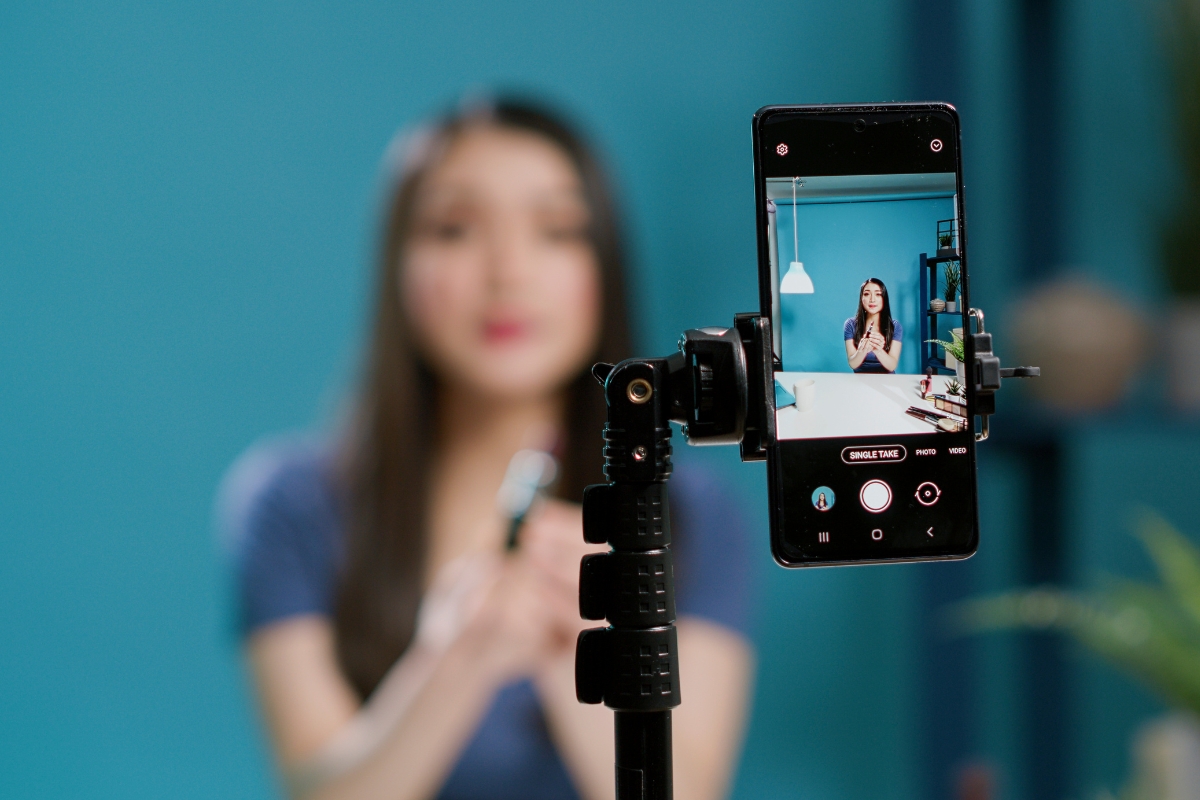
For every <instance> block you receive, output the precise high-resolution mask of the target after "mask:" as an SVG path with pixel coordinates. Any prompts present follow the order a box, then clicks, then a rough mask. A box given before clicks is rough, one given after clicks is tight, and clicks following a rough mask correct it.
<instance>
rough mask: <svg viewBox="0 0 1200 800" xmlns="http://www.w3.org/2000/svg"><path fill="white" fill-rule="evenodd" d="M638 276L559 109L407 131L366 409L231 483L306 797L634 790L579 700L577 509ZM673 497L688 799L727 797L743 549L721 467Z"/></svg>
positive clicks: (682, 775)
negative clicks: (513, 512)
mask: <svg viewBox="0 0 1200 800" xmlns="http://www.w3.org/2000/svg"><path fill="white" fill-rule="evenodd" d="M622 267H623V253H622V249H621V244H620V238H619V236H618V229H617V220H616V215H615V212H614V209H613V207H612V201H611V198H610V195H609V191H608V188H607V186H606V183H605V180H604V176H603V174H602V172H601V170H600V168H599V165H598V163H597V161H596V160H595V158H594V157H593V155H592V154H591V153H590V151H589V150H588V149H587V148H586V147H585V146H584V145H583V143H582V142H581V140H580V139H579V138H578V137H577V136H576V135H575V134H573V133H572V132H571V131H570V130H569V129H568V128H567V127H566V125H564V124H563V123H562V122H560V121H559V120H557V119H556V118H554V117H553V116H551V115H549V114H547V113H545V112H543V111H540V110H537V109H535V108H533V107H530V106H526V105H522V104H518V103H512V102H500V103H492V104H486V105H478V106H474V107H471V108H468V109H465V110H462V111H460V112H458V113H456V114H454V115H451V116H449V117H447V118H445V119H442V120H440V121H439V122H437V123H436V124H434V125H432V126H430V127H429V128H427V129H425V130H424V131H422V132H421V133H420V134H418V135H416V136H414V137H410V139H409V140H408V144H407V147H406V149H405V151H404V153H403V160H402V165H401V168H400V169H399V171H398V174H397V176H396V177H395V179H394V183H393V188H392V191H391V193H390V200H389V204H388V208H387V215H386V219H385V230H384V236H383V246H382V252H381V259H380V262H379V271H378V280H377V289H376V298H375V301H376V309H375V317H374V328H373V331H372V335H371V341H370V349H369V351H368V353H367V357H366V366H365V374H364V376H363V380H362V385H361V388H360V390H359V392H358V395H357V407H356V413H355V415H354V417H353V422H352V424H351V425H350V426H349V427H348V429H347V430H345V431H343V432H341V433H340V434H339V435H337V436H334V437H332V438H331V439H330V440H329V441H322V442H316V443H309V444H294V443H293V444H290V445H289V444H274V445H269V446H265V447H263V448H259V449H257V450H256V451H252V452H251V453H250V454H248V455H247V456H246V457H244V458H243V460H242V461H241V462H240V465H239V466H237V467H235V468H234V470H232V471H231V475H230V477H229V478H228V479H227V490H226V495H227V497H228V498H230V500H229V504H230V508H231V511H230V515H229V519H230V523H229V524H230V525H231V526H232V534H233V536H234V540H235V541H236V542H237V543H238V547H237V553H238V566H239V582H240V591H241V596H242V606H243V618H244V626H245V631H246V646H247V650H248V652H249V661H250V665H251V669H252V672H253V677H254V683H255V686H256V687H257V692H258V696H259V700H260V704H261V706H262V709H263V713H264V716H265V718H266V722H267V726H268V730H269V731H270V736H271V740H272V743H273V745H274V747H275V750H276V753H277V755H278V759H279V761H280V763H281V765H282V768H283V770H284V773H285V776H286V777H287V778H288V780H289V784H290V786H291V788H292V791H293V794H295V795H302V796H311V797H322V798H324V797H328V798H385V797H386V798H429V797H441V798H510V797H511V798H571V797H577V796H581V797H584V798H589V800H602V799H603V800H606V799H607V798H611V797H612V796H613V742H612V736H613V734H612V714H611V712H609V711H608V710H607V709H605V708H604V707H603V706H584V705H580V704H579V703H578V702H577V701H576V699H575V692H574V672H573V663H574V642H575V638H576V635H577V633H578V631H579V630H580V629H582V628H583V627H586V625H585V623H583V622H582V621H581V620H580V619H579V614H578V605H577V598H576V593H577V580H578V570H579V560H580V558H581V557H582V556H583V555H584V554H585V553H586V552H588V548H587V546H585V545H584V544H583V538H582V521H581V510H580V507H579V506H578V505H576V501H577V500H578V499H579V498H580V497H581V495H582V490H583V487H584V486H585V485H586V484H588V483H595V482H601V481H603V476H602V474H601V471H600V465H601V460H602V459H601V455H600V431H601V427H602V425H603V422H604V419H605V408H604V399H603V393H602V391H601V390H600V387H599V386H597V385H596V383H595V381H594V379H593V378H592V377H591V376H590V374H589V368H590V366H591V365H592V364H593V363H594V362H596V361H610V362H615V361H619V360H620V359H622V358H624V357H627V356H628V355H629V333H628V325H627V321H626V316H625V303H624V301H625V298H624V287H623V277H622ZM530 447H533V448H538V449H543V450H547V451H551V452H553V453H554V454H555V455H556V456H557V457H558V458H559V460H560V462H561V465H562V468H561V470H560V477H559V479H558V481H557V483H556V485H555V494H556V498H554V499H546V500H544V501H542V502H541V503H539V504H538V505H537V506H535V507H534V509H533V510H532V511H531V512H530V514H529V515H528V517H527V521H526V522H525V523H524V525H523V527H522V528H521V530H520V539H519V545H518V547H517V548H516V549H515V550H512V551H511V552H509V551H506V549H505V547H504V541H505V537H506V524H507V523H506V520H505V519H504V517H503V515H502V514H501V513H500V512H499V511H498V510H497V504H496V496H497V491H498V489H499V488H500V486H501V483H502V480H503V478H504V474H505V469H506V466H507V465H508V464H509V462H510V459H511V458H512V457H513V455H514V453H516V452H518V451H519V450H521V449H523V448H530ZM671 488H672V492H673V494H672V501H673V502H672V505H673V511H672V513H673V515H674V519H675V525H674V527H675V528H676V537H675V538H676V539H677V541H678V546H677V548H676V550H677V564H678V565H679V567H678V571H679V573H680V581H679V584H680V586H679V592H678V606H679V611H680V621H679V642H680V645H679V646H680V654H681V661H682V663H683V665H684V666H683V669H682V672H683V677H682V680H683V692H684V694H683V696H684V698H685V700H684V703H683V705H682V706H681V707H680V708H679V709H678V710H677V711H676V723H675V743H674V744H675V786H676V792H677V795H676V796H677V797H679V798H681V800H688V798H717V797H721V796H723V795H724V794H725V792H726V791H727V787H728V783H729V779H730V775H731V771H732V767H733V765H734V763H735V760H736V756H737V751H738V746H739V743H740V738H741V732H742V729H743V722H744V716H745V707H746V701H747V691H748V686H749V681H750V676H751V652H750V648H749V645H748V643H747V639H746V637H745V627H746V606H747V602H746V592H747V590H748V589H747V586H748V581H747V559H746V557H745V554H744V553H743V552H742V550H741V548H740V547H739V535H738V533H739V530H740V521H739V519H738V518H737V516H736V515H735V514H734V513H733V512H732V510H731V506H730V504H729V503H728V502H726V501H724V500H722V497H723V495H722V492H721V491H720V488H719V487H718V486H716V485H715V483H714V482H713V481H711V480H708V479H706V478H705V476H704V475H702V474H698V473H694V472H693V473H689V472H688V471H687V470H680V471H678V472H677V473H676V476H675V478H674V479H673V480H672V484H671ZM593 549H594V548H593ZM592 624H594V623H592Z"/></svg>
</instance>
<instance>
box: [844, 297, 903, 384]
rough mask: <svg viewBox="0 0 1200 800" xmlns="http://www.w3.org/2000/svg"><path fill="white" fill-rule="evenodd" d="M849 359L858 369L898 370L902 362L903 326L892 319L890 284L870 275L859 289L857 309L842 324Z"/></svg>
mask: <svg viewBox="0 0 1200 800" xmlns="http://www.w3.org/2000/svg"><path fill="white" fill-rule="evenodd" d="M842 335H843V338H844V339H845V340H846V360H847V361H849V362H850V369H852V370H854V371H855V372H895V371H896V365H897V364H898V363H900V349H901V347H902V346H903V344H902V340H903V338H904V328H902V327H901V326H900V321H899V320H895V319H892V306H891V303H889V302H888V292H887V287H886V286H884V285H883V281H881V280H879V279H878V278H867V279H866V280H865V281H863V285H862V286H861V287H860V288H859V290H858V313H857V314H855V315H854V316H853V317H850V318H849V319H847V320H846V324H845V325H843V326H842Z"/></svg>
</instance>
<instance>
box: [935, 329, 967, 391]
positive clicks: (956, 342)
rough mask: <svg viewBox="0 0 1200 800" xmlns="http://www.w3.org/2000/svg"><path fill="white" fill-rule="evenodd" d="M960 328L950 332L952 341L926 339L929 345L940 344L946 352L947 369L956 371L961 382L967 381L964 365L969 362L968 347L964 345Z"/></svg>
mask: <svg viewBox="0 0 1200 800" xmlns="http://www.w3.org/2000/svg"><path fill="white" fill-rule="evenodd" d="M959 330H960V329H958V328H956V329H954V330H952V331H950V339H951V341H949V342H947V341H945V340H944V339H926V340H925V342H926V343H927V344H940V345H941V346H942V350H943V351H945V353H946V356H945V361H944V363H945V364H946V369H952V370H954V374H955V375H957V376H958V379H959V381H964V380H966V372H967V371H966V368H965V367H964V366H963V364H964V363H965V362H966V360H967V355H966V347H965V346H964V345H963V337H962V334H961V333H959Z"/></svg>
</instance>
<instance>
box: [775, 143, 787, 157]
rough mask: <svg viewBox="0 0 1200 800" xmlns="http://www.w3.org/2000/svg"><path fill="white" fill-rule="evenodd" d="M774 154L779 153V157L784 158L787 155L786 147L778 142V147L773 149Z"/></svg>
mask: <svg viewBox="0 0 1200 800" xmlns="http://www.w3.org/2000/svg"><path fill="white" fill-rule="evenodd" d="M775 152H776V153H779V155H781V156H786V155H787V145H786V144H784V143H783V142H780V143H779V146H778V147H776V148H775Z"/></svg>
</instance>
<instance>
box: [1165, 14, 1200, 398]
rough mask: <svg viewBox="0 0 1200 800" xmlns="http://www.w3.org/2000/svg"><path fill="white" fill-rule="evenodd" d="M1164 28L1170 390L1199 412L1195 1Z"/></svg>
mask: <svg viewBox="0 0 1200 800" xmlns="http://www.w3.org/2000/svg"><path fill="white" fill-rule="evenodd" d="M1172 11H1173V13H1172V15H1171V17H1170V24H1169V25H1168V26H1167V28H1168V39H1169V44H1170V48H1169V52H1170V55H1171V67H1172V69H1171V77H1172V79H1173V80H1172V83H1173V84H1174V90H1175V109H1176V131H1175V138H1176V142H1177V146H1178V148H1179V151H1178V152H1179V155H1180V162H1181V163H1180V166H1181V167H1182V168H1183V170H1182V172H1183V178H1184V179H1183V187H1182V191H1181V192H1180V196H1179V197H1178V200H1177V201H1176V202H1173V203H1172V204H1171V208H1172V209H1174V213H1173V214H1172V216H1171V217H1170V218H1169V219H1168V220H1166V223H1165V225H1164V228H1163V236H1162V263H1163V268H1164V272H1165V275H1164V277H1165V278H1166V284H1167V287H1168V289H1169V290H1170V293H1171V305H1170V312H1169V314H1168V315H1167V325H1168V326H1169V333H1168V334H1167V335H1165V336H1164V337H1163V339H1164V341H1165V342H1166V346H1167V353H1166V361H1167V364H1168V365H1169V369H1170V375H1169V387H1170V389H1169V391H1170V395H1171V401H1172V403H1173V404H1174V405H1175V406H1176V407H1177V408H1179V409H1181V410H1185V411H1191V412H1193V413H1195V412H1200V3H1197V2H1196V0H1175V2H1174V3H1173V7H1172Z"/></svg>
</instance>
